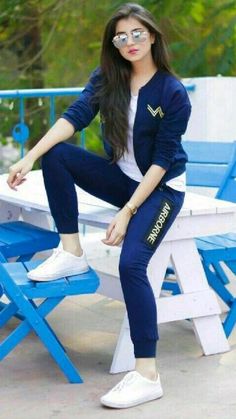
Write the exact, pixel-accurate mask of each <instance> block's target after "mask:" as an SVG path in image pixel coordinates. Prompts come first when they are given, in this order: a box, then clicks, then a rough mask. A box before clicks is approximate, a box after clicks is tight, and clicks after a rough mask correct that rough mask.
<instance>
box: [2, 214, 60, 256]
mask: <svg viewBox="0 0 236 419" xmlns="http://www.w3.org/2000/svg"><path fill="white" fill-rule="evenodd" d="M59 241H60V239H59V234H58V233H56V232H54V231H50V230H46V229H44V228H41V227H37V226H34V225H32V224H29V223H26V222H24V221H11V222H7V223H2V224H0V252H1V253H2V255H3V256H4V257H5V258H6V259H7V258H10V257H16V256H23V255H28V254H29V255H31V254H34V253H36V252H40V251H43V250H47V249H52V248H54V247H57V246H58V243H59Z"/></svg>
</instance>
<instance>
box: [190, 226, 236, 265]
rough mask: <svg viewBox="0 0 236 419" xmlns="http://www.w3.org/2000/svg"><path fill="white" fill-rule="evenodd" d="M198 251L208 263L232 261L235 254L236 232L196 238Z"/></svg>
mask: <svg viewBox="0 0 236 419" xmlns="http://www.w3.org/2000/svg"><path fill="white" fill-rule="evenodd" d="M196 244H197V248H198V251H199V253H200V254H201V255H202V256H204V258H205V260H207V261H208V262H209V263H214V261H220V260H222V261H224V262H227V261H233V260H235V255H236V234H235V233H228V234H221V235H215V236H207V237H200V238H198V239H196Z"/></svg>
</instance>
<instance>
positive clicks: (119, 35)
mask: <svg viewBox="0 0 236 419" xmlns="http://www.w3.org/2000/svg"><path fill="white" fill-rule="evenodd" d="M132 34H133V36H132ZM115 35H116V36H115V37H114V38H113V43H114V46H116V45H118V49H119V52H120V54H121V55H122V57H123V58H125V59H126V60H128V61H130V62H131V63H132V62H137V61H142V60H145V59H146V58H147V57H148V58H150V56H151V54H152V53H151V45H152V44H153V43H154V41H155V36H154V35H153V34H150V32H149V31H148V29H147V28H146V27H145V26H144V25H143V24H142V23H141V22H139V20H137V19H135V18H133V17H129V18H128V19H120V20H119V21H118V22H117V25H116V34H115Z"/></svg>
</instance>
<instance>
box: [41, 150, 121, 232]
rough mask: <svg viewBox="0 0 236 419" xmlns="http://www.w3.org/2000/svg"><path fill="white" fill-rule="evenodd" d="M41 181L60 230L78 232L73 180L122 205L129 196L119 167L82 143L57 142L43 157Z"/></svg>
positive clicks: (105, 198)
mask: <svg viewBox="0 0 236 419" xmlns="http://www.w3.org/2000/svg"><path fill="white" fill-rule="evenodd" d="M42 171H43V177H44V184H45V188H46V192H47V196H48V201H49V206H50V210H51V214H52V216H53V218H54V221H55V223H56V226H57V229H58V231H59V233H60V234H74V233H77V232H78V213H79V212H78V202H77V194H76V190H75V184H76V185H78V186H80V187H81V188H82V189H84V190H85V191H86V192H89V193H90V194H92V195H94V196H96V197H98V198H100V199H103V200H104V201H107V202H109V203H111V204H113V205H115V206H118V207H121V206H123V205H124V203H125V202H126V201H127V199H128V187H127V181H128V178H127V176H125V175H124V174H123V172H122V171H121V170H120V169H119V167H118V166H117V165H115V164H110V163H109V161H108V160H106V159H105V158H102V157H100V156H97V155H95V154H93V153H90V152H88V151H87V150H84V149H82V148H81V147H77V146H74V145H72V144H67V143H59V144H57V145H56V146H54V147H53V148H51V149H50V150H49V151H48V152H47V153H46V154H45V155H44V156H43V158H42Z"/></svg>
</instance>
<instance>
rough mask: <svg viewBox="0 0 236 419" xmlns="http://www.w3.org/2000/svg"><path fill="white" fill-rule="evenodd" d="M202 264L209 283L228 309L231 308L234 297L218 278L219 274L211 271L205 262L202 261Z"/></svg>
mask: <svg viewBox="0 0 236 419" xmlns="http://www.w3.org/2000/svg"><path fill="white" fill-rule="evenodd" d="M202 263H203V268H204V270H205V274H206V277H207V280H208V283H209V284H210V286H211V287H212V288H213V289H214V291H215V292H216V293H217V294H218V295H219V297H220V298H221V299H222V300H223V301H224V302H225V304H227V305H228V307H231V306H232V303H233V301H234V297H233V295H232V294H231V293H230V292H229V291H228V290H227V288H226V287H225V285H224V284H223V282H222V281H221V280H220V279H219V278H218V276H217V274H216V273H215V272H212V271H211V270H210V268H209V266H208V265H207V264H206V263H205V261H204V260H202Z"/></svg>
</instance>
